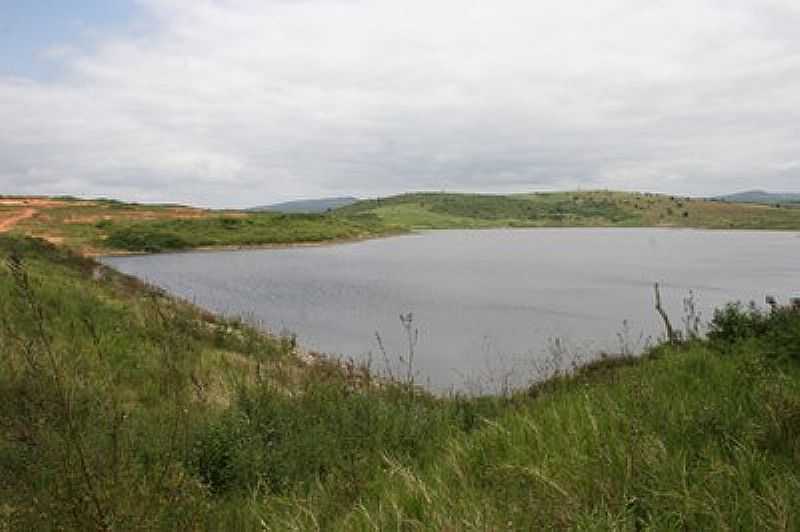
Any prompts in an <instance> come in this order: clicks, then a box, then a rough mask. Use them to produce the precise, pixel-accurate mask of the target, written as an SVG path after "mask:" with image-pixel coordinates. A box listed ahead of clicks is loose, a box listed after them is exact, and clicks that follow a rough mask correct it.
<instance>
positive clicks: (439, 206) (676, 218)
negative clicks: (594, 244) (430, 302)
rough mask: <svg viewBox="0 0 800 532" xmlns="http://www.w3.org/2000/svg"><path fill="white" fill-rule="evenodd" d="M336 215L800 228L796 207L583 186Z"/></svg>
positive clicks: (455, 222)
mask: <svg viewBox="0 0 800 532" xmlns="http://www.w3.org/2000/svg"><path fill="white" fill-rule="evenodd" d="M336 213H337V214H342V215H353V214H362V215H364V214H372V215H375V216H377V217H378V218H379V219H380V220H382V221H383V222H385V223H387V224H390V225H397V226H401V227H406V228H411V229H453V228H488V227H696V228H711V229H800V208H780V207H776V206H766V205H743V204H730V203H725V202H721V201H714V200H706V199H693V198H686V197H677V196H665V195H657V194H646V193H629V192H610V191H583V192H550V193H538V194H514V195H506V196H503V195H489V194H449V193H415V194H402V195H399V196H392V197H389V198H380V199H375V200H367V201H361V202H358V203H356V204H354V205H350V206H348V207H344V208H342V209H338V210H337V211H336Z"/></svg>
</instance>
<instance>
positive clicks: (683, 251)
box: [105, 229, 800, 391]
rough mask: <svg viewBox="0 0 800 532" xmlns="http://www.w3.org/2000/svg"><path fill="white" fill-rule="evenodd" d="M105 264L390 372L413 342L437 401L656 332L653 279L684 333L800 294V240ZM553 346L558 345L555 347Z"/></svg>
mask: <svg viewBox="0 0 800 532" xmlns="http://www.w3.org/2000/svg"><path fill="white" fill-rule="evenodd" d="M105 262H106V263H107V264H109V265H112V266H114V267H116V268H117V269H119V270H121V271H123V272H125V273H129V274H132V275H135V276H137V277H140V278H142V279H145V280H147V281H150V282H152V283H154V284H156V285H159V286H161V287H163V288H165V289H167V290H168V291H170V292H172V293H174V294H177V295H179V296H181V297H184V298H187V299H189V300H192V301H194V302H196V303H197V304H199V305H201V306H203V307H206V308H208V309H211V310H213V311H216V312H222V313H225V314H229V315H241V316H245V317H249V318H251V319H255V320H257V321H259V322H260V323H262V324H264V326H265V327H267V328H269V329H271V330H273V331H276V332H280V331H290V332H294V333H296V334H297V335H298V337H299V341H300V343H301V345H304V346H305V347H307V348H309V349H313V350H319V351H322V352H326V353H331V354H341V355H345V356H347V357H353V358H356V359H366V358H368V357H370V356H372V358H373V360H374V366H375V367H376V368H377V369H382V367H383V356H382V355H381V354H380V351H379V350H378V345H377V341H376V336H375V334H376V332H377V333H379V334H380V335H381V337H382V339H383V341H384V344H385V346H386V348H387V351H389V353H390V355H393V357H394V356H396V355H397V354H401V353H403V352H404V350H405V343H404V338H405V337H404V332H403V329H402V326H401V324H400V320H399V315H400V313H406V312H412V313H413V320H414V325H415V327H416V328H418V329H419V342H418V346H417V356H416V361H415V366H416V370H417V371H418V379H419V380H422V381H427V382H428V383H429V385H430V386H431V387H432V388H434V389H446V388H449V387H456V388H464V387H465V386H467V387H469V386H474V382H476V381H479V382H481V383H483V386H484V391H492V390H491V388H492V387H493V386H498V385H499V384H498V383H500V382H504V381H506V379H510V382H512V383H514V384H517V385H519V384H523V383H525V382H526V380H527V379H529V378H530V377H531V374H532V372H533V370H534V369H535V368H537V367H540V366H541V365H542V364H544V363H545V361H548V360H553V353H554V352H563V351H564V350H565V349H564V348H566V351H568V354H565V355H564V357H563V359H564V362H568V360H567V359H568V358H569V357H570V356H575V355H576V354H577V356H579V357H590V356H592V355H594V354H596V353H598V352H600V351H619V350H620V343H621V341H622V342H623V343H625V344H627V345H628V346H629V348H632V349H637V348H641V347H643V345H644V343H645V341H646V339H647V337H654V338H655V337H657V336H659V335H661V334H662V326H661V323H660V322H659V319H658V316H657V315H656V313H655V311H654V309H653V288H652V285H653V283H654V282H656V281H659V282H661V283H662V284H663V287H664V289H663V296H664V299H665V306H666V307H667V309H668V310H669V312H670V314H671V315H672V320H673V322H674V324H675V325H676V326H677V325H679V324H680V321H681V316H682V315H683V314H684V313H683V304H682V301H683V298H684V297H685V296H687V294H688V293H689V291H690V290H692V291H694V293H695V298H696V300H697V302H698V307H699V309H700V311H701V312H702V314H703V317H704V318H709V317H710V315H711V309H712V308H713V307H715V306H718V305H721V304H723V303H725V302H727V301H731V300H744V301H749V300H755V301H758V302H762V301H763V300H764V296H765V295H766V294H774V295H776V296H779V297H780V298H781V299H784V300H785V299H786V298H788V296H789V295H791V294H797V293H800V235H799V234H798V233H794V232H727V231H694V230H669V229H537V230H521V229H516V230H483V231H431V232H425V233H421V234H415V235H409V236H402V237H396V238H389V239H382V240H372V241H366V242H359V243H353V244H344V245H336V246H327V247H314V248H293V249H275V250H247V251H228V252H208V253H205V252H198V253H181V254H164V255H154V256H141V257H114V258H107V259H105ZM556 339H558V341H559V342H560V345H561V346H562V348H561V349H557V348H555V347H554V346H555V345H556Z"/></svg>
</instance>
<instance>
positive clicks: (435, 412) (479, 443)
mask: <svg viewBox="0 0 800 532" xmlns="http://www.w3.org/2000/svg"><path fill="white" fill-rule="evenodd" d="M675 318H676V321H677V317H675ZM398 326H399V324H398ZM0 354H2V356H0V530H3V531H5V530H9V531H11V530H76V531H77V530H245V531H247V530H252V531H256V530H258V531H263V530H341V531H351V530H537V529H543V530H551V529H592V530H644V529H648V530H742V529H747V530H797V529H798V528H800V520H799V519H800V517H798V516H800V313H798V312H797V311H796V310H790V309H778V310H775V311H773V312H769V313H761V312H758V311H754V310H747V309H743V308H741V307H739V308H737V307H730V308H728V309H726V310H725V311H724V312H722V313H719V314H718V315H717V317H716V318H715V320H714V323H713V325H712V328H711V334H710V338H709V339H707V340H701V339H689V340H686V341H681V342H679V343H677V344H675V345H661V346H658V347H656V348H654V349H652V350H651V351H649V352H648V353H646V354H645V355H644V356H643V357H642V358H639V359H632V358H624V357H622V358H615V357H614V356H607V357H605V358H602V359H600V360H598V361H597V362H594V363H592V364H590V365H588V366H586V367H584V368H583V369H580V370H578V371H577V372H576V373H574V374H573V375H571V376H564V375H561V376H555V377H551V378H550V379H549V380H547V381H546V382H543V383H539V384H534V385H532V386H531V387H530V388H528V389H525V390H520V391H519V392H517V393H515V394H513V395H510V396H503V397H481V398H467V397H433V396H431V395H429V394H427V393H425V392H424V391H421V390H419V389H417V388H416V387H414V386H413V385H412V383H408V382H390V381H388V380H386V379H379V378H376V377H375V376H374V375H371V374H370V373H369V372H368V371H367V370H366V368H363V367H360V366H358V365H356V364H342V365H339V364H334V363H330V362H326V361H325V360H324V359H319V358H314V357H307V356H303V355H302V353H299V352H298V350H297V348H296V346H295V343H294V340H293V339H291V338H276V337H270V336H265V335H263V334H260V333H258V332H257V331H255V330H253V329H252V328H250V327H248V326H246V325H245V324H242V323H239V322H236V321H230V320H224V319H221V318H219V317H215V316H212V315H209V314H208V313H205V312H202V311H200V310H198V309H196V308H194V307H192V306H190V305H187V304H185V303H182V302H179V301H175V300H174V299H172V298H169V297H167V296H166V295H164V294H163V293H161V292H160V291H159V290H157V289H154V288H151V287H148V286H146V285H143V284H142V283H140V282H138V281H136V280H134V279H131V278H129V277H126V276H123V275H121V274H119V273H116V272H115V271H113V270H110V269H108V268H106V267H103V266H101V265H99V264H98V263H96V262H94V261H93V260H91V259H87V258H81V257H79V256H77V255H73V254H72V253H70V252H68V251H65V250H64V249H62V248H56V247H53V246H52V245H50V244H47V243H44V242H42V241H39V240H32V239H23V238H19V237H8V236H0ZM532 377H534V376H532Z"/></svg>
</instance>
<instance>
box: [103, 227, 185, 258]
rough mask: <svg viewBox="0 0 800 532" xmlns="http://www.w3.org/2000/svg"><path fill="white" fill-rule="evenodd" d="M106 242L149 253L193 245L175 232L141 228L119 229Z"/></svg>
mask: <svg viewBox="0 0 800 532" xmlns="http://www.w3.org/2000/svg"><path fill="white" fill-rule="evenodd" d="M105 244H106V245H107V246H108V247H111V248H117V249H124V250H126V251H144V252H147V253H157V252H159V251H168V250H180V249H187V248H189V247H191V244H190V243H189V242H187V241H186V240H184V239H183V238H181V237H180V236H178V235H175V234H173V233H168V232H161V231H148V230H146V229H141V228H137V229H131V228H125V229H118V230H116V231H114V232H113V233H111V234H110V235H109V236H108V239H107V240H106V241H105Z"/></svg>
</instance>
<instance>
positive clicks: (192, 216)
mask: <svg viewBox="0 0 800 532" xmlns="http://www.w3.org/2000/svg"><path fill="white" fill-rule="evenodd" d="M3 208H4V209H6V210H7V211H13V210H14V209H12V208H9V207H3ZM19 208H20V207H17V208H16V210H18V209H19ZM1 215H2V212H0V216H1ZM396 230H397V229H395V228H392V227H388V226H386V224H383V223H381V222H380V220H378V219H377V217H375V216H370V215H360V216H336V217H333V216H330V215H327V214H278V213H243V212H236V211H209V210H203V209H194V208H189V207H181V206H170V205H138V204H128V203H121V202H117V201H112V200H95V201H81V200H58V203H57V204H55V205H48V206H46V207H43V208H40V209H38V212H37V214H36V215H35V216H34V217H32V218H30V219H28V220H25V221H23V222H20V223H19V224H18V225H17V226H16V227H15V228H14V230H13V232H14V233H16V234H26V235H32V236H39V237H45V238H47V239H49V240H50V241H52V242H56V243H58V244H61V245H64V246H66V247H69V248H71V249H75V250H78V251H81V252H82V253H85V254H97V253H108V252H120V251H123V252H124V251H146V252H158V251H166V250H180V249H190V248H197V247H206V246H209V247H220V246H254V245H269V244H287V243H313V242H323V241H335V240H342V239H356V238H364V237H368V236H379V235H384V234H388V233H392V232H394V231H396Z"/></svg>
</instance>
